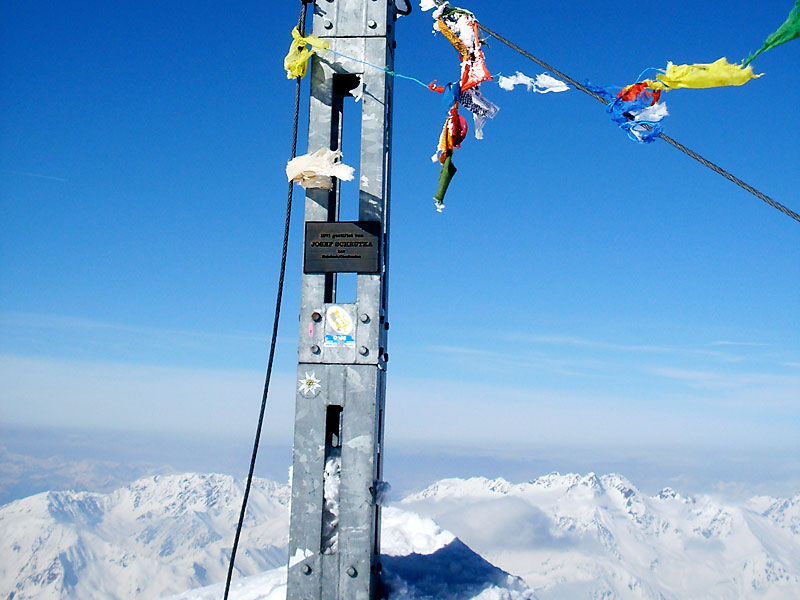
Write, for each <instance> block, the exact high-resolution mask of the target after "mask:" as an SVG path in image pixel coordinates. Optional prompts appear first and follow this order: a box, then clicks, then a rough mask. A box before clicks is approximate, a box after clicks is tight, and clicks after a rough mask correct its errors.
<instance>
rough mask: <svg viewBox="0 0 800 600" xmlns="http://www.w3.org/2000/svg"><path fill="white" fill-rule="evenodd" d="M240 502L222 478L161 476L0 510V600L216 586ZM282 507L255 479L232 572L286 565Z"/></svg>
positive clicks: (277, 493) (238, 491)
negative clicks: (108, 490) (104, 491)
mask: <svg viewBox="0 0 800 600" xmlns="http://www.w3.org/2000/svg"><path fill="white" fill-rule="evenodd" d="M242 494H243V488H242V484H241V483H240V482H236V481H234V479H233V478H232V477H229V476H224V475H194V474H187V475H168V476H155V477H149V478H145V479H140V480H138V481H136V482H135V483H133V484H131V485H129V486H127V487H124V488H121V489H118V490H116V491H114V492H112V493H109V494H95V493H88V492H48V493H43V494H37V495H35V496H31V497H29V498H24V499H22V500H18V501H16V502H12V503H10V504H7V505H5V506H3V507H0V540H2V542H0V598H2V599H3V600H10V599H13V600H27V599H34V598H35V599H36V600H50V599H62V598H76V599H77V598H87V599H89V598H91V599H97V600H102V599H112V598H120V599H121V598H158V597H161V596H163V595H165V594H168V593H176V592H180V591H183V590H186V589H189V588H194V587H199V586H203V585H207V584H209V583H212V582H216V581H219V580H221V579H224V578H225V575H226V573H227V568H228V558H227V557H228V555H229V553H230V547H231V544H232V541H233V527H234V526H235V523H236V521H237V519H238V515H239V508H240V505H241V501H242ZM289 499H290V490H289V487H288V486H287V485H279V484H276V483H272V482H269V481H266V480H255V481H254V484H253V488H252V491H251V494H250V501H249V504H248V514H247V520H246V531H245V532H244V534H243V536H242V545H241V546H240V550H239V553H238V555H237V559H236V567H237V571H239V573H241V574H244V575H251V574H254V573H259V572H261V571H264V570H266V569H270V568H273V567H276V566H278V565H282V564H285V562H286V539H287V535H288V515H289V508H288V507H289Z"/></svg>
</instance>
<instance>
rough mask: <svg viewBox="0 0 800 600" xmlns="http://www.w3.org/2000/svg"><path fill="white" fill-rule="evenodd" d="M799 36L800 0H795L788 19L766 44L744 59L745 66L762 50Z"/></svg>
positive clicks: (764, 50) (770, 48)
mask: <svg viewBox="0 0 800 600" xmlns="http://www.w3.org/2000/svg"><path fill="white" fill-rule="evenodd" d="M797 38H800V0H797V2H795V4H794V8H793V9H792V12H790V13H789V16H788V17H787V18H786V21H785V22H784V23H783V25H781V26H780V27H779V28H778V31H776V32H775V33H772V34H770V36H769V37H768V38H767V39H766V41H765V42H764V45H763V46H761V48H759V49H758V50H756V52H755V54H751V55H750V56H748V57H747V60H746V61H744V63H743V66H745V67H746V66H747V65H749V64H750V63H751V62H753V59H754V58H755V57H756V56H758V55H759V54H761V53H762V52H766V51H767V50H772V49H773V48H775V47H776V46H780V45H781V44H785V43H786V42H791V41H792V40H796V39H797Z"/></svg>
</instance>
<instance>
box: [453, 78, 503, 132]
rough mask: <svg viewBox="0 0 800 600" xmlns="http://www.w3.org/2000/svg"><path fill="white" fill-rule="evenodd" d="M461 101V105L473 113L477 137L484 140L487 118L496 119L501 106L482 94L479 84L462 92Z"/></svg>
mask: <svg viewBox="0 0 800 600" xmlns="http://www.w3.org/2000/svg"><path fill="white" fill-rule="evenodd" d="M459 102H460V103H461V106H463V107H464V108H466V109H467V110H468V111H469V112H471V113H472V122H473V123H474V125H475V127H474V129H475V139H477V140H482V139H483V124H484V123H486V119H494V116H495V115H496V114H497V112H498V111H499V110H500V107H499V106H497V105H496V104H495V103H494V102H492V101H491V100H489V99H487V98H486V97H485V96H484V95H483V94H481V92H480V90H479V89H478V87H477V86H476V87H474V88H469V89H468V90H467V91H466V92H464V93H462V94H461V98H460V100H459Z"/></svg>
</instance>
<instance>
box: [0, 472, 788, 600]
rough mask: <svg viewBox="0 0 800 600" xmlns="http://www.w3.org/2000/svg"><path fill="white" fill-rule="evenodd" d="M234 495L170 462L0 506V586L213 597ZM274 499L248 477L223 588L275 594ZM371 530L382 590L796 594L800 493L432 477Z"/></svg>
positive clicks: (402, 595) (449, 594) (279, 495)
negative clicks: (722, 494) (105, 482)
mask: <svg viewBox="0 0 800 600" xmlns="http://www.w3.org/2000/svg"><path fill="white" fill-rule="evenodd" d="M242 493H243V489H242V483H241V482H238V481H235V480H234V479H233V478H231V477H228V476H223V475H197V474H186V475H172V476H159V477H150V478H145V479H141V480H139V481H137V482H135V483H133V484H131V485H129V486H127V487H124V488H121V489H119V490H116V491H114V492H112V493H109V494H92V493H87V492H49V493H44V494H38V495H35V496H31V497H29V498H25V499H22V500H18V501H15V502H12V503H10V504H7V505H5V506H2V507H0V539H2V540H3V542H2V544H0V598H1V599H3V600H27V599H33V598H36V599H37V600H39V599H42V600H48V599H65V598H70V599H82V598H86V599H88V598H91V599H98V600H99V599H123V598H125V599H128V598H143V599H150V598H152V599H156V598H164V597H171V599H172V600H206V599H209V600H210V599H211V598H214V599H215V600H216V599H218V598H220V597H221V596H222V584H220V583H219V582H221V581H224V578H225V575H226V570H227V556H228V553H229V552H230V545H231V542H232V539H233V532H234V527H235V523H236V519H237V517H238V511H239V503H240V502H241V498H242ZM289 498H290V490H289V487H288V486H286V485H282V484H276V483H273V482H270V481H266V480H255V482H254V487H253V490H252V492H251V496H250V504H249V506H248V516H247V522H246V526H245V530H244V532H243V536H242V541H241V546H240V549H239V553H238V556H237V564H236V567H237V575H236V577H235V579H234V584H233V587H232V594H231V598H232V599H236V600H256V599H258V600H277V599H281V600H283V599H284V598H285V594H286V588H285V578H286V568H285V563H286V561H287V557H286V545H287V543H286V542H287V539H286V538H287V532H288V518H289ZM382 542H383V548H382V551H383V555H384V556H383V558H382V562H383V565H384V574H385V578H384V580H385V584H386V586H387V589H388V591H389V597H390V598H392V599H397V600H427V599H429V598H430V599H436V600H469V599H475V600H531V599H533V598H536V599H538V600H550V599H562V598H563V599H576V598H587V599H600V598H604V599H613V598H619V599H628V598H630V599H633V598H636V599H654V600H655V599H659V600H662V599H663V600H666V599H670V600H672V599H676V600H677V599H681V600H683V599H687V598H698V599H699V598H721V599H722V598H724V599H736V598H742V599H744V598H748V599H749V598H769V599H784V598H785V599H790V598H791V599H795V598H800V494H799V495H795V496H794V497H792V498H784V499H781V498H771V497H764V496H760V497H755V498H752V499H750V500H749V501H747V502H745V503H739V504H735V505H734V504H729V503H723V502H720V501H719V500H716V499H714V498H712V497H710V496H697V497H684V496H681V495H680V494H679V493H677V492H675V491H673V490H670V489H668V488H667V489H664V490H662V491H661V492H660V493H659V494H657V495H655V496H645V495H643V494H641V493H640V492H639V491H638V490H637V489H636V488H635V487H634V486H633V485H632V484H631V483H630V482H629V481H628V480H627V479H625V478H624V477H622V476H620V475H615V474H612V475H604V476H600V477H598V476H596V475H594V474H589V475H586V476H582V475H575V474H569V475H559V474H557V473H552V474H550V475H546V476H544V477H540V478H538V479H536V480H533V481H530V482H528V483H522V484H512V483H509V482H507V481H505V480H503V479H495V480H489V479H484V478H472V479H467V480H464V479H447V480H442V481H439V482H437V483H435V484H434V485H432V486H430V487H428V488H427V489H425V490H423V491H421V492H419V493H416V494H413V495H411V496H408V497H406V498H404V499H403V500H402V501H401V502H399V503H397V504H396V505H395V506H394V507H388V508H386V509H385V510H384V514H383V523H382ZM186 590H189V591H186ZM175 594H177V595H175Z"/></svg>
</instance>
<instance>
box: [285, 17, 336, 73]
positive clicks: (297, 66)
mask: <svg viewBox="0 0 800 600" xmlns="http://www.w3.org/2000/svg"><path fill="white" fill-rule="evenodd" d="M292 37H293V38H294V39H293V40H292V45H291V46H289V54H287V55H286V58H284V59H283V68H284V69H286V78H287V79H295V78H297V77H304V76H305V74H306V69H308V59H309V58H311V55H312V54H315V53H316V52H318V51H319V50H327V49H328V48H330V47H331V45H330V44H329V43H328V42H326V41H324V40H321V39H319V38H318V37H317V36H315V35H309V36H307V37H303V36H302V35H300V32H299V31H298V30H297V27H295V28H294V29H292Z"/></svg>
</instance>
